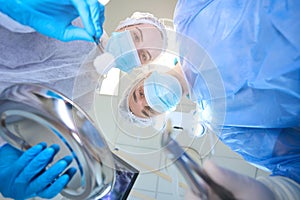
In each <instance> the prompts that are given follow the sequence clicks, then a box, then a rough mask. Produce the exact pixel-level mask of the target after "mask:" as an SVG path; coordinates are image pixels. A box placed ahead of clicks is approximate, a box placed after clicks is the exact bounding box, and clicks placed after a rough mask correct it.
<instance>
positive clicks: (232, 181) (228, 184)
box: [185, 160, 275, 200]
mask: <svg viewBox="0 0 300 200" xmlns="http://www.w3.org/2000/svg"><path fill="white" fill-rule="evenodd" d="M203 168H204V170H205V171H206V173H207V174H208V175H209V177H210V178H211V179H212V180H213V181H215V182H216V183H217V184H219V185H221V186H223V187H224V188H226V189H227V190H229V191H230V192H232V194H233V195H234V197H235V198H236V199H244V200H252V199H257V200H272V199H275V198H274V195H273V193H272V192H271V190H270V189H269V188H268V187H266V186H265V185H264V184H262V183H261V182H259V181H257V180H255V179H253V178H251V177H248V176H245V175H242V174H238V173H236V172H234V171H231V170H228V169H225V168H222V167H220V166H217V165H216V164H214V163H213V162H211V161H209V160H207V161H205V162H204V165H203ZM185 199H189V200H198V199H200V198H199V197H197V196H196V195H195V194H193V192H192V191H188V192H187V194H186V196H185ZM208 199H214V200H217V199H220V198H219V197H218V196H217V195H216V193H215V192H214V191H213V190H212V189H211V188H210V189H209V196H208Z"/></svg>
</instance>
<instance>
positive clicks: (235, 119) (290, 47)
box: [174, 0, 300, 183]
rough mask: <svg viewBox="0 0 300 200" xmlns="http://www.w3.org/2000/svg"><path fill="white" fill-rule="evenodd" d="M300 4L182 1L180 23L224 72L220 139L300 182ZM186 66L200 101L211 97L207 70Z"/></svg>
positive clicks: (176, 21) (280, 0) (183, 31)
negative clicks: (205, 75)
mask: <svg viewBox="0 0 300 200" xmlns="http://www.w3.org/2000/svg"><path fill="white" fill-rule="evenodd" d="M299 10H300V1H298V0H287V1H283V0H277V1H259V0H251V1H250V0H249V1H245V0H227V1H222V0H215V1H213V0H210V1H198V0H179V1H178V3H177V6H176V10H175V15H174V24H175V27H176V31H177V32H178V33H180V34H183V35H186V36H187V37H189V38H191V39H192V40H193V41H195V42H197V44H198V45H199V46H201V47H203V48H204V49H205V50H206V51H207V53H208V54H209V56H210V57H211V58H212V60H213V61H214V63H215V64H216V66H217V68H218V70H219V72H220V75H221V77H222V79H223V84H224V88H225V98H226V116H225V120H224V128H223V130H222V134H221V135H220V138H221V140H222V141H223V142H224V143H225V144H227V145H228V146H230V147H231V148H232V149H233V150H234V151H236V152H238V153H240V154H241V155H242V156H243V157H244V158H245V159H246V160H247V161H249V162H251V163H254V164H256V165H259V166H262V167H266V168H268V169H269V170H271V171H272V172H273V174H274V175H285V176H288V177H290V178H292V179H294V180H296V181H297V182H299V183H300V167H299V165H300V164H299V163H300V130H299V127H300V37H299V33H300V21H299V19H300V12H299ZM182 47H183V48H184V43H183V44H182ZM181 56H185V55H184V54H183V55H181ZM182 65H183V66H182V68H183V71H184V73H185V76H186V79H187V82H188V84H189V86H190V88H191V93H192V94H191V96H194V97H198V98H197V99H194V100H195V101H197V102H198V103H199V102H201V101H203V100H209V95H206V94H204V92H203V88H205V86H203V81H199V80H201V79H203V77H202V76H201V73H197V72H196V71H195V70H191V69H192V68H195V66H191V65H190V64H189V63H186V62H182ZM208 84H209V83H208ZM293 166H294V167H293Z"/></svg>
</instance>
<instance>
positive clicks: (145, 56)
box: [140, 51, 150, 63]
mask: <svg viewBox="0 0 300 200" xmlns="http://www.w3.org/2000/svg"><path fill="white" fill-rule="evenodd" d="M140 57H141V61H142V62H143V63H146V62H148V61H149V60H150V59H149V56H148V54H147V52H146V51H141V54H140Z"/></svg>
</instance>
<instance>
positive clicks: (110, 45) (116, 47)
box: [105, 31, 141, 72]
mask: <svg viewBox="0 0 300 200" xmlns="http://www.w3.org/2000/svg"><path fill="white" fill-rule="evenodd" d="M105 51H106V52H108V53H111V54H112V55H113V56H114V58H115V67H117V68H119V69H120V70H122V71H124V72H130V71H131V70H132V69H133V68H135V67H138V66H140V65H141V61H140V58H139V55H138V52H137V50H136V48H135V45H134V42H133V40H132V37H131V34H130V31H123V32H113V33H112V36H111V38H110V39H109V40H108V42H107V45H106V47H105Z"/></svg>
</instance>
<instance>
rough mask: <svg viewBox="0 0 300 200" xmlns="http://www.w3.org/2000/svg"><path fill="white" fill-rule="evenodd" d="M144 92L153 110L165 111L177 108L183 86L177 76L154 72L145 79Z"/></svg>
mask: <svg viewBox="0 0 300 200" xmlns="http://www.w3.org/2000/svg"><path fill="white" fill-rule="evenodd" d="M144 94H145V98H146V101H147V103H148V105H149V106H150V107H151V108H152V109H153V110H155V111H157V112H159V113H164V112H166V111H174V110H175V109H176V106H177V104H178V103H179V102H180V99H181V96H182V87H181V85H180V83H179V81H178V80H177V79H176V78H175V77H173V76H171V75H169V74H159V73H157V72H153V73H152V74H151V75H150V76H149V77H148V78H147V79H146V80H145V81H144Z"/></svg>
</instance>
